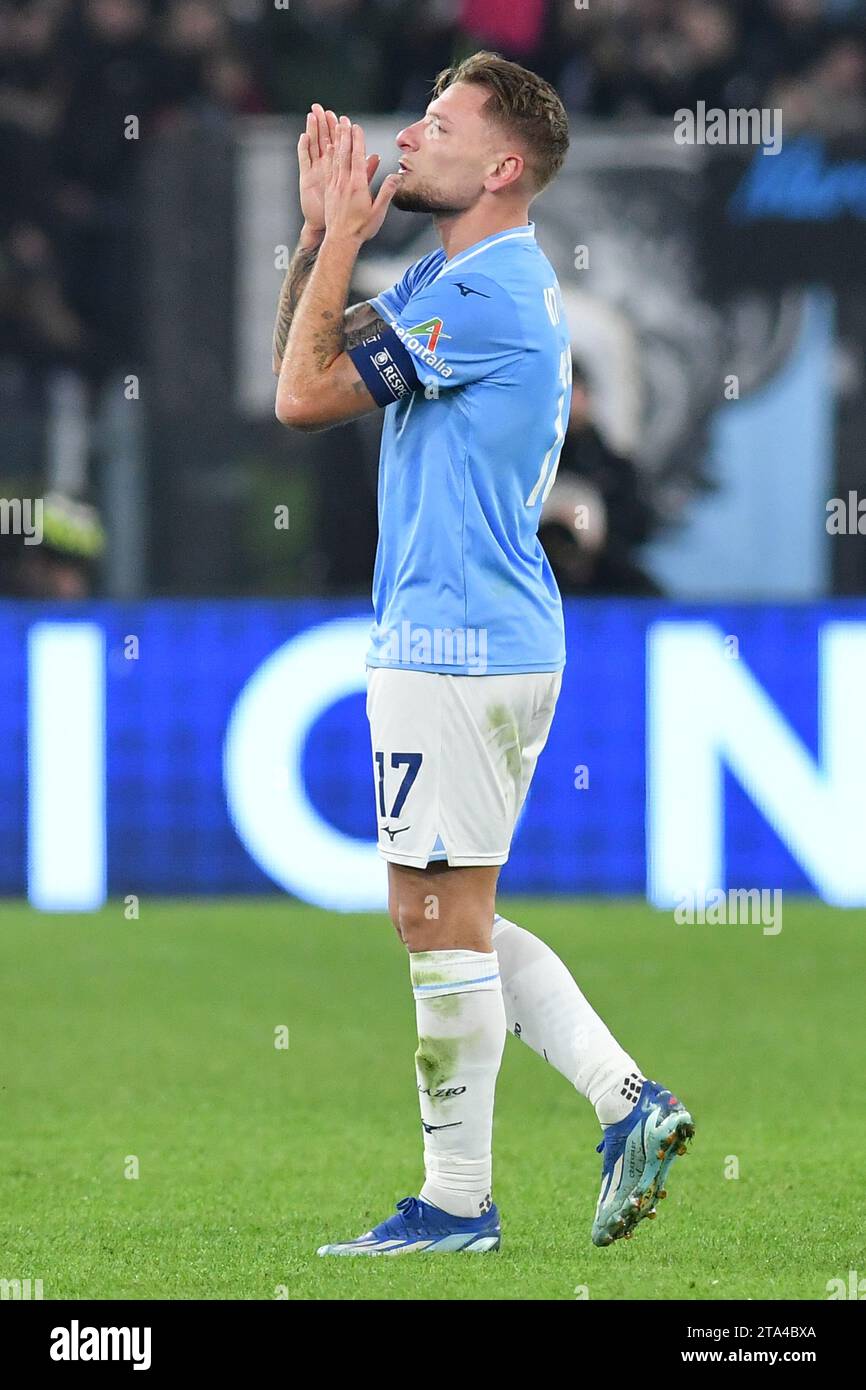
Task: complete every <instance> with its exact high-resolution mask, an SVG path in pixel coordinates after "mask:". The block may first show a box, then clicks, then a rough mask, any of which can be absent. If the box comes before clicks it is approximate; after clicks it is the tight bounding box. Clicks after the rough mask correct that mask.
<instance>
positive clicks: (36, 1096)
mask: <svg viewBox="0 0 866 1390" xmlns="http://www.w3.org/2000/svg"><path fill="white" fill-rule="evenodd" d="M501 910H502V911H503V912H505V913H506V914H507V915H509V916H512V917H513V918H514V919H515V920H517V921H519V922H521V923H522V924H523V925H525V926H526V927H527V928H529V929H530V930H532V931H534V932H536V933H537V934H539V935H541V936H543V937H544V938H545V939H546V940H547V941H548V942H549V943H550V944H551V945H552V946H553V947H554V948H555V949H556V950H557V951H559V953H560V954H561V955H562V957H563V958H564V959H565V961H566V962H567V963H568V965H569V966H570V968H571V969H572V971H573V972H574V974H575V976H576V978H577V980H578V982H579V983H580V984H581V987H582V988H583V990H584V992H585V993H586V994H587V996H588V997H589V999H590V1000H591V1001H592V1003H593V1004H594V1006H595V1007H596V1008H597V1009H598V1011H599V1012H600V1013H601V1014H602V1016H603V1017H604V1018H605V1020H606V1021H607V1022H608V1024H609V1025H610V1027H611V1028H612V1029H613V1031H614V1033H615V1034H616V1035H617V1036H618V1037H619V1039H620V1041H621V1042H622V1043H623V1045H624V1046H625V1047H627V1048H628V1049H629V1050H631V1051H632V1053H633V1055H634V1056H635V1058H636V1060H637V1061H638V1063H639V1065H640V1066H641V1067H642V1068H643V1069H644V1070H645V1072H646V1073H647V1074H648V1075H650V1076H652V1077H654V1078H656V1079H657V1080H659V1081H661V1082H662V1083H663V1084H664V1085H667V1086H670V1087H671V1088H672V1089H673V1090H674V1091H675V1092H676V1093H677V1094H678V1095H681V1096H682V1098H683V1099H684V1100H685V1101H686V1103H687V1104H688V1105H689V1106H690V1108H691V1109H692V1112H693V1114H694V1116H695V1119H696V1123H697V1135H696V1139H695V1141H694V1144H693V1145H692V1146H691V1149H690V1152H689V1154H688V1156H687V1157H685V1158H682V1159H679V1160H677V1162H676V1163H675V1165H674V1169H673V1172H672V1175H671V1179H670V1183H669V1196H668V1200H667V1201H666V1202H664V1203H663V1204H662V1205H661V1207H660V1209H659V1217H658V1220H656V1221H654V1222H649V1221H645V1222H643V1223H642V1224H641V1226H640V1227H639V1229H638V1231H637V1232H636V1234H635V1237H634V1239H633V1240H631V1241H627V1242H623V1241H620V1242H617V1243H616V1244H615V1245H613V1246H611V1247H609V1248H608V1249H606V1250H597V1249H595V1247H594V1246H593V1245H592V1244H591V1242H590V1239H589V1231H590V1224H591V1221H592V1216H593V1211H594V1207H595V1201H596V1196H597V1191H598V1183H599V1176H600V1158H599V1156H598V1155H597V1154H596V1152H595V1145H596V1143H597V1142H598V1138H599V1130H598V1127H597V1125H596V1121H595V1117H594V1115H593V1113H592V1111H591V1109H590V1107H589V1105H588V1104H587V1102H586V1101H585V1100H583V1099H582V1098H581V1097H579V1096H578V1095H576V1093H575V1092H574V1091H573V1090H572V1089H571V1088H570V1087H569V1085H568V1084H567V1083H566V1081H565V1080H564V1079H563V1078H562V1077H561V1076H560V1075H559V1074H558V1073H557V1072H556V1071H554V1069H553V1068H552V1067H549V1066H546V1065H545V1063H544V1062H543V1060H541V1059H540V1058H538V1057H536V1056H535V1054H534V1053H532V1052H530V1050H529V1049H528V1048H526V1047H525V1046H524V1045H523V1044H522V1043H520V1042H519V1041H518V1040H517V1039H516V1038H514V1037H509V1039H508V1040H507V1045H506V1051H505V1058H504V1061H503V1067H502V1072H501V1073H500V1079H499V1088H498V1100H497V1111H496V1123H495V1134H494V1141H495V1143H494V1180H495V1197H496V1200H497V1202H498V1204H499V1207H500V1210H501V1213H502V1219H503V1243H502V1250H501V1251H500V1252H499V1253H498V1254H492V1255H486V1256H481V1257H473V1256H470V1255H457V1256H441V1257H438V1258H424V1257H415V1258H412V1257H407V1258H405V1259H402V1260H399V1259H382V1258H379V1259H375V1260H370V1259H354V1260H345V1259H344V1260H340V1259H328V1260H323V1259H319V1258H317V1257H316V1255H315V1249H316V1247H317V1246H318V1245H319V1244H321V1243H323V1242H325V1241H329V1240H336V1239H344V1238H351V1237H353V1236H356V1235H359V1234H360V1233H361V1232H362V1231H364V1230H366V1229H367V1228H368V1227H369V1226H370V1225H371V1224H373V1223H374V1222H376V1221H378V1220H381V1219H383V1218H384V1217H385V1216H386V1215H388V1214H389V1213H390V1211H391V1210H392V1209H393V1207H394V1204H395V1202H396V1200H397V1199H399V1198H400V1197H404V1196H406V1195H407V1194H410V1193H416V1192H417V1191H418V1188H419V1187H420V1183H421V1179H422V1167H421V1153H422V1147H421V1129H420V1124H419V1119H418V1110H417V1099H416V1095H415V1078H414V1068H413V1052H414V1050H415V1046H416V1035H415V1028H414V1005H413V1002H412V995H411V990H410V987H409V972H408V964H407V960H406V953H405V949H404V947H403V946H402V945H401V944H400V943H399V941H398V940H397V938H396V936H395V934H394V931H393V929H392V927H391V926H390V924H389V923H388V921H387V919H386V918H385V917H384V916H382V917H376V916H359V917H341V916H331V915H329V914H326V913H323V912H319V911H316V910H314V909H312V908H308V907H305V906H301V905H298V904H295V903H292V902H289V901H283V900H278V899H264V900H251V899H242V900H237V901H224V900H220V901H213V902H210V901H195V902H178V901H173V902H164V901H153V902H150V901H147V900H144V901H143V902H142V904H141V915H140V918H139V920H137V921H127V920H126V919H125V917H124V912H123V907H122V905H120V904H111V905H109V906H108V907H107V908H106V909H105V910H104V911H102V912H101V913H99V914H96V915H93V916H87V917H79V916H68V917H60V916H57V917H54V916H43V915H40V914H38V913H35V912H33V911H31V910H30V909H28V908H26V907H24V906H18V905H10V904H9V903H5V904H3V905H2V906H0V1018H2V1027H0V1115H2V1124H0V1278H2V1279H15V1278H20V1279H26V1278H30V1279H32V1280H35V1279H41V1280H42V1284H43V1296H44V1298H46V1299H50V1298H142V1299H149V1298H170V1299H173V1298H244V1299H272V1298H274V1297H280V1296H282V1297H288V1298H290V1299H366V1298H369V1299H384V1298H389V1299H391V1298H393V1299H415V1298H423V1299H452V1298H453V1299H569V1300H573V1299H575V1298H579V1297H582V1296H583V1297H585V1296H587V1295H588V1297H589V1299H590V1300H593V1299H639V1298H650V1299H677V1298H685V1299H695V1300H700V1299H731V1298H751V1299H779V1298H796V1299H826V1298H827V1281H828V1280H831V1279H834V1278H841V1279H844V1280H845V1281H846V1283H847V1281H848V1278H849V1271H850V1270H852V1269H853V1270H857V1271H858V1272H859V1277H861V1278H862V1277H863V1276H866V1236H864V1233H863V1224H862V1222H861V1221H860V1219H859V1210H860V1207H859V1197H858V1182H859V1179H860V1177H861V1176H862V1156H863V1153H864V1151H866V1108H864V1106H863V1104H862V1086H863V1081H862V1072H863V1057H864V1053H866V1047H864V1044H866V1011H864V1008H863V959H864V946H863V942H864V935H866V913H864V912H842V911H837V910H833V909H830V908H827V907H824V906H821V905H817V904H815V903H813V902H810V901H806V900H800V901H790V900H789V901H786V903H785V908H784V919H783V929H782V931H781V933H780V934H779V935H778V936H765V935H763V933H762V930H761V928H760V927H759V926H743V925H740V926H708V925H704V926H697V925H696V926H682V925H676V924H675V923H674V921H673V918H672V916H671V915H670V914H661V913H657V912H654V911H652V910H651V909H649V908H648V907H647V906H646V905H644V904H643V903H640V902H636V901H594V900H585V899H584V900H581V901H571V900H544V901H541V900H520V901H517V900H505V901H504V902H503V903H502V905H501ZM281 1026H285V1027H287V1028H288V1030H289V1035H288V1039H289V1046H288V1048H283V1049H278V1048H277V1047H275V1045H274V1042H275V1030H276V1029H278V1028H280V1027H281ZM133 1159H135V1160H137V1165H138V1177H127V1176H125V1173H126V1172H133V1171H134V1164H133V1162H132V1160H133ZM735 1162H736V1164H737V1165H738V1170H739V1176H738V1177H732V1176H729V1174H731V1173H732V1172H733V1171H734V1165H735ZM584 1291H585V1292H584Z"/></svg>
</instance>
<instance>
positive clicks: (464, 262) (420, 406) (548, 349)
mask: <svg viewBox="0 0 866 1390" xmlns="http://www.w3.org/2000/svg"><path fill="white" fill-rule="evenodd" d="M370 302H371V303H372V305H373V307H374V308H375V309H376V311H377V312H378V313H379V315H380V316H381V317H382V318H383V319H384V320H385V322H386V323H387V324H388V328H387V329H386V330H385V331H384V332H383V333H382V334H381V335H380V336H379V337H377V338H375V339H371V340H369V341H368V342H367V343H364V344H362V345H361V346H360V347H358V348H354V349H352V351H351V354H350V355H351V357H352V360H353V361H354V362H355V364H356V366H357V367H358V370H359V371H360V373H361V375H362V377H363V379H364V381H365V383H366V384H367V386H368V388H369V390H370V391H371V392H372V394H373V396H374V398H375V399H376V400H377V402H378V403H379V404H380V405H383V406H386V407H387V409H386V411H385V419H384V426H383V431H382V449H381V457H380V464H379V548H378V551H377V555H376V569H375V576H374V581H373V603H374V608H375V623H374V626H373V632H372V641H371V647H370V651H369V654H368V657H367V661H368V664H369V665H370V666H398V667H407V668H409V669H412V670H418V671H441V672H448V673H451V674H457V675H484V674H486V673H489V674H506V673H510V672H521V671H558V670H560V669H561V668H562V667H563V666H564V664H565V636H564V628H563V619H562V602H561V600H560V596H559V591H558V589H557V587H556V581H555V579H554V577H553V572H552V570H551V568H550V565H549V563H548V560H547V557H546V556H545V554H544V551H543V550H542V548H541V544H540V542H539V540H538V525H539V518H540V514H541V507H542V503H543V502H544V499H545V498H546V496H547V494H548V492H549V491H550V488H551V487H552V486H553V481H554V478H555V476H556V469H557V465H558V463H559V455H560V451H561V449H562V444H563V440H564V438H565V430H566V427H567V423H568V416H569V408H570V403H571V343H570V338H569V333H568V328H567V325H566V322H565V314H564V311H563V304H562V294H561V291H560V288H559V284H558V281H557V278H556V275H555V273H554V271H553V267H552V266H551V264H550V262H549V261H548V259H547V257H546V256H545V255H544V253H543V251H542V250H541V249H540V247H539V246H538V243H537V242H536V239H535V223H533V222H530V223H528V224H527V225H525V226H521V227H515V228H513V229H511V230H509V231H505V232H498V233H496V234H495V235H494V236H490V237H486V238H485V240H484V241H480V242H478V243H477V245H475V246H471V247H469V248H468V250H466V251H463V252H461V253H460V254H459V255H457V256H455V257H454V258H453V259H452V260H450V261H449V260H446V258H445V253H444V251H442V250H439V251H435V252H433V253H431V254H430V255H428V256H425V257H423V259H421V260H419V261H416V263H415V264H414V265H412V266H411V267H410V268H409V270H408V271H407V272H406V274H405V275H404V276H403V279H402V280H400V281H399V283H398V284H396V285H394V286H393V288H392V289H390V290H387V291H385V293H383V294H381V295H379V296H378V297H377V298H376V299H373V300H371V301H370Z"/></svg>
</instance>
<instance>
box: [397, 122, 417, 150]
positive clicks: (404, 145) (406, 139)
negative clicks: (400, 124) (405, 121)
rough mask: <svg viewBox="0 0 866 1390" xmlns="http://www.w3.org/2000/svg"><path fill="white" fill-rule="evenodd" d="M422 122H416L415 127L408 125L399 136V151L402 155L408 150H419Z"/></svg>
mask: <svg viewBox="0 0 866 1390" xmlns="http://www.w3.org/2000/svg"><path fill="white" fill-rule="evenodd" d="M422 124H423V123H422V122H421V121H416V122H415V123H414V125H407V126H405V127H404V128H403V130H401V131H399V132H398V135H397V149H398V150H399V151H400V153H401V154H403V153H404V151H406V150H417V148H418V145H419V141H420V130H421V126H422Z"/></svg>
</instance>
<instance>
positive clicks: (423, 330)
mask: <svg viewBox="0 0 866 1390" xmlns="http://www.w3.org/2000/svg"><path fill="white" fill-rule="evenodd" d="M391 327H392V328H393V330H394V332H395V333H396V334H397V337H398V338H399V339H400V341H401V342H402V343H403V344H404V346H405V347H407V348H408V349H409V351H410V352H412V353H414V354H415V356H416V357H420V359H421V361H422V362H423V363H424V364H425V366H428V367H430V368H432V370H433V371H434V372H438V373H439V375H440V376H442V377H445V379H446V380H447V379H448V377H450V376H453V375H454V371H453V368H451V367H449V366H448V364H447V362H446V361H445V359H444V357H440V356H439V355H438V353H437V352H436V347H437V346H438V344H439V341H440V339H442V338H450V336H451V335H450V333H446V332H445V329H444V324H443V321H442V319H428V320H427V322H426V323H419V324H416V325H415V327H414V328H404V327H403V325H402V323H398V321H397V320H396V319H395V318H392V319H391ZM422 338H426V339H427V342H426V343H425V342H422V341H421V340H422Z"/></svg>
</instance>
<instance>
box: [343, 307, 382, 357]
mask: <svg viewBox="0 0 866 1390" xmlns="http://www.w3.org/2000/svg"><path fill="white" fill-rule="evenodd" d="M387 326H388V325H387V324H386V323H385V320H384V319H383V318H380V317H379V315H378V314H377V313H376V310H375V309H374V308H373V306H372V304H356V305H355V306H354V308H352V309H347V310H346V323H345V330H346V346H345V348H344V351H345V352H350V351H351V349H352V348H356V347H358V346H359V344H360V343H364V342H366V341H367V339H368V338H378V336H379V334H380V333H381V332H382V331H383V329H385V328H387Z"/></svg>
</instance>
